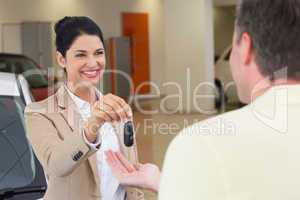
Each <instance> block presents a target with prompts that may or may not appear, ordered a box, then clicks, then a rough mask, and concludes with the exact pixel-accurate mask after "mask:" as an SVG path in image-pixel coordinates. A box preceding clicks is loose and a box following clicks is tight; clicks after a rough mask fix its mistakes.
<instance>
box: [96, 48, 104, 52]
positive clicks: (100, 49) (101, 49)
mask: <svg viewBox="0 0 300 200" xmlns="http://www.w3.org/2000/svg"><path fill="white" fill-rule="evenodd" d="M103 50H104V48H99V49H96V51H103Z"/></svg>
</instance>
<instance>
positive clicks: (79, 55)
mask: <svg viewBox="0 0 300 200" xmlns="http://www.w3.org/2000/svg"><path fill="white" fill-rule="evenodd" d="M84 56H85V55H84V54H83V53H80V54H76V55H75V57H84Z"/></svg>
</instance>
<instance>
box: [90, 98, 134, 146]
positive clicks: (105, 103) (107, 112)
mask: <svg viewBox="0 0 300 200" xmlns="http://www.w3.org/2000/svg"><path fill="white" fill-rule="evenodd" d="M91 113H92V114H91V117H90V118H89V119H88V120H87V123H86V125H85V128H84V131H85V135H86V138H87V140H88V141H89V142H91V143H93V142H94V141H95V140H96V139H97V136H98V130H99V128H100V127H101V126H102V125H103V124H104V123H106V122H114V121H126V120H129V119H131V118H132V111H131V108H130V106H129V105H128V104H127V103H126V102H125V101H124V100H123V99H121V98H120V97H117V96H115V95H113V94H107V95H104V96H101V97H100V100H99V101H97V102H95V103H94V105H93V107H92V109H91Z"/></svg>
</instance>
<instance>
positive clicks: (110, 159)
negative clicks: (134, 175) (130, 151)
mask: <svg viewBox="0 0 300 200" xmlns="http://www.w3.org/2000/svg"><path fill="white" fill-rule="evenodd" d="M105 155H106V161H107V163H108V165H109V166H110V167H111V169H112V171H113V172H114V173H117V174H118V175H122V174H126V173H128V171H127V169H126V168H125V167H124V166H123V164H122V163H121V162H120V161H119V160H118V159H117V158H116V156H115V155H114V154H113V152H112V151H111V150H109V151H106V152H105Z"/></svg>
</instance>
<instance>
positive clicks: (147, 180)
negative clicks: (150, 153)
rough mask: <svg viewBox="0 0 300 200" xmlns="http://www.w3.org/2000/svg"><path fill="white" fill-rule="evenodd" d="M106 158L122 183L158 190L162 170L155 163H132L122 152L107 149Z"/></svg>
mask: <svg viewBox="0 0 300 200" xmlns="http://www.w3.org/2000/svg"><path fill="white" fill-rule="evenodd" d="M105 155H106V160H107V163H108V165H109V166H110V168H111V170H112V172H113V174H114V175H115V176H116V178H117V179H118V180H119V182H120V184H121V185H124V186H132V187H139V188H143V189H150V190H152V191H155V192H157V191H158V187H159V182H160V170H159V168H158V167H157V166H156V165H153V164H149V163H148V164H137V165H136V164H132V163H130V162H129V161H128V160H127V159H126V158H125V157H124V156H123V155H122V154H121V153H120V152H113V151H106V152H105Z"/></svg>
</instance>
